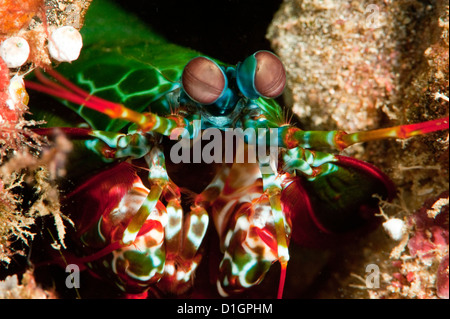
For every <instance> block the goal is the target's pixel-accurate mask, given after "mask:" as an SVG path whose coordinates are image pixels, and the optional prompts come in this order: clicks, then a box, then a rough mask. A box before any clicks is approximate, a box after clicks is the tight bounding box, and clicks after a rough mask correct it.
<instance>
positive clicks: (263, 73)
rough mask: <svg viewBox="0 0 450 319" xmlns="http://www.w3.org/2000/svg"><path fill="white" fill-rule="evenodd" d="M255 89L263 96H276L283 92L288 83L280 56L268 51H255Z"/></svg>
mask: <svg viewBox="0 0 450 319" xmlns="http://www.w3.org/2000/svg"><path fill="white" fill-rule="evenodd" d="M255 57H256V61H257V64H256V73H255V89H256V90H257V91H258V92H259V93H261V95H262V96H265V97H269V98H275V97H277V96H279V95H280V94H281V93H283V90H284V87H285V85H286V72H285V71H284V67H283V63H281V61H280V59H278V57H277V56H276V55H274V54H272V53H270V52H268V51H259V52H256V53H255Z"/></svg>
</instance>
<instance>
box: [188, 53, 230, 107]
mask: <svg viewBox="0 0 450 319" xmlns="http://www.w3.org/2000/svg"><path fill="white" fill-rule="evenodd" d="M181 84H182V85H183V89H184V91H185V92H186V94H187V95H189V97H190V98H191V99H192V100H194V101H196V102H198V103H201V104H212V103H214V102H215V101H217V99H218V98H219V97H220V96H221V95H222V93H223V91H224V90H225V88H226V84H227V80H226V78H225V75H224V73H223V71H222V69H221V68H220V67H219V66H218V65H217V64H216V63H215V62H214V61H212V60H210V59H208V58H205V57H197V58H194V59H192V60H191V61H189V63H188V64H187V65H186V66H185V67H184V70H183V75H182V76H181Z"/></svg>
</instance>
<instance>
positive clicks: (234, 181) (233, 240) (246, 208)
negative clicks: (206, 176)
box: [212, 164, 287, 296]
mask: <svg viewBox="0 0 450 319" xmlns="http://www.w3.org/2000/svg"><path fill="white" fill-rule="evenodd" d="M212 213H213V218H214V223H215V226H216V229H217V232H218V234H219V237H220V243H221V250H222V252H223V253H224V256H223V259H222V261H221V263H220V266H219V267H220V268H219V277H218V280H217V287H218V290H219V293H220V294H221V295H223V296H228V295H230V294H233V293H239V292H241V291H243V290H245V289H247V288H249V287H252V286H254V285H257V284H259V283H260V282H261V280H262V279H263V278H264V276H265V274H266V273H267V271H268V270H269V268H270V266H271V265H272V263H273V262H275V261H276V260H278V259H279V257H278V250H279V249H278V242H277V233H276V227H277V226H276V222H275V219H274V216H273V212H272V207H271V202H270V198H269V196H267V194H265V193H264V190H263V185H262V180H261V174H260V171H259V167H258V166H257V165H256V164H234V165H233V167H232V169H231V172H230V174H229V176H228V177H227V179H226V180H224V183H223V188H222V191H221V193H220V195H219V196H218V198H217V199H216V200H215V201H214V202H213V205H212ZM286 249H287V247H286Z"/></svg>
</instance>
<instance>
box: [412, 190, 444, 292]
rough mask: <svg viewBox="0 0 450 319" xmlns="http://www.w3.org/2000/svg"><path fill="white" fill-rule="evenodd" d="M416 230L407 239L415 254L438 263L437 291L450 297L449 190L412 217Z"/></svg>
mask: <svg viewBox="0 0 450 319" xmlns="http://www.w3.org/2000/svg"><path fill="white" fill-rule="evenodd" d="M409 222H410V225H411V226H413V227H414V233H413V235H412V237H411V238H410V239H409V242H408V249H409V252H410V254H411V256H413V257H417V258H419V259H421V260H422V261H423V262H424V263H429V264H433V263H435V262H438V263H439V266H438V270H437V272H436V295H437V296H438V297H439V298H446V299H448V298H449V267H448V235H449V204H448V192H444V193H442V194H441V195H440V196H439V197H438V199H433V200H431V201H429V202H426V203H425V205H424V206H423V207H422V209H420V210H419V211H418V212H417V213H415V214H414V215H413V216H412V217H411V219H410V220H409Z"/></svg>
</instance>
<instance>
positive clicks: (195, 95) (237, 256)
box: [26, 0, 448, 298]
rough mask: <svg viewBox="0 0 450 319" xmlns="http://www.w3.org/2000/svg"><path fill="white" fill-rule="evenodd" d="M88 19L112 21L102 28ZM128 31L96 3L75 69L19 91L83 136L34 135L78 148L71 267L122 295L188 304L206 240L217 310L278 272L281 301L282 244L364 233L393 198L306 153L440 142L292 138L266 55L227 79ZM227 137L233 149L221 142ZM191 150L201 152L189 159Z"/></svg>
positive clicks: (280, 75) (357, 171)
mask: <svg viewBox="0 0 450 319" xmlns="http://www.w3.org/2000/svg"><path fill="white" fill-rule="evenodd" d="M96 14H101V15H102V16H104V17H105V19H107V20H108V19H109V20H108V21H111V23H109V27H108V28H105V27H100V26H99V23H100V22H99V21H98V20H97V19H96V18H95V15H96ZM130 19H131V18H130V17H129V16H128V15H127V14H125V13H123V12H121V11H120V10H118V9H117V8H116V7H114V6H113V5H111V4H109V3H107V2H105V1H101V0H97V1H95V2H94V3H93V4H92V6H91V8H90V9H89V13H88V14H87V17H86V21H85V26H84V27H83V30H82V32H83V36H84V49H83V50H84V51H83V52H82V53H81V56H80V58H79V59H78V60H77V61H76V62H74V63H72V64H70V65H67V64H66V65H61V66H60V67H59V68H58V72H56V71H55V70H53V69H47V70H45V71H46V73H43V72H42V71H39V70H37V71H36V72H35V75H36V79H37V80H38V81H39V82H40V83H38V82H36V81H27V83H26V86H27V88H29V89H33V90H37V91H40V92H43V93H47V94H50V95H53V96H55V97H57V98H59V99H60V100H63V102H64V104H65V105H66V106H67V107H68V108H70V109H71V110H73V111H74V112H75V113H76V114H78V116H79V118H80V119H81V120H82V121H83V122H84V123H87V124H88V125H84V126H77V125H76V123H69V122H67V121H64V120H63V119H58V121H53V120H52V119H51V118H50V117H49V116H47V117H44V119H46V120H47V121H48V122H49V125H48V127H42V128H39V129H36V130H35V131H36V132H37V133H39V134H42V135H51V134H53V132H54V131H55V129H54V128H53V126H55V124H52V121H53V122H54V123H58V124H56V125H57V126H58V130H59V131H60V132H63V133H64V134H66V135H67V136H68V137H69V138H71V139H72V140H74V141H78V140H81V141H82V142H83V143H78V144H80V145H81V147H80V149H79V151H78V152H77V154H74V156H78V160H77V161H76V160H74V161H73V163H72V164H73V165H72V168H70V167H69V173H70V172H72V175H77V177H78V176H81V173H79V172H80V171H83V170H84V171H85V172H84V175H86V174H89V176H90V177H89V178H85V179H83V181H81V182H80V183H79V186H77V187H76V188H74V189H73V190H72V191H71V192H70V193H68V194H67V195H66V196H65V198H64V201H63V204H64V205H65V207H66V211H67V212H68V214H69V216H70V218H71V219H72V220H73V221H74V223H75V227H76V232H75V235H74V242H76V245H75V246H76V247H75V249H74V256H72V257H71V259H70V260H69V261H70V262H72V263H77V264H79V265H84V266H86V267H87V268H89V269H90V271H91V272H93V273H94V274H95V275H96V276H99V277H101V278H103V279H105V280H108V281H111V282H114V283H116V285H117V286H118V287H119V288H120V289H121V290H123V291H124V292H126V293H128V294H139V293H142V292H146V291H147V290H149V289H156V290H158V291H159V292H160V293H162V294H163V295H164V294H168V295H181V294H185V293H189V291H191V290H192V289H195V288H193V287H194V286H195V277H196V276H197V277H198V276H200V275H203V274H199V273H197V275H196V270H197V269H198V267H199V265H200V264H201V262H202V257H203V256H204V255H205V254H206V253H207V252H208V250H207V247H205V241H207V240H206V239H207V238H209V237H210V236H217V238H218V241H219V244H218V247H214V248H212V242H211V243H210V245H206V246H208V249H215V250H217V251H219V252H220V253H219V255H220V257H219V258H220V259H221V261H220V262H219V263H218V268H217V269H216V270H215V273H214V274H213V276H212V277H213V281H214V282H215V285H216V286H217V290H218V292H219V293H220V294H221V295H222V296H230V295H235V294H238V293H241V292H243V291H245V290H246V289H249V288H251V287H254V286H256V285H258V284H259V283H260V282H261V281H262V280H263V279H264V276H265V274H266V273H267V272H268V270H269V269H270V267H271V265H272V264H273V263H275V262H279V263H280V265H281V271H280V280H279V287H278V293H277V296H278V297H279V298H281V297H282V295H283V287H284V282H285V277H286V269H287V267H288V262H289V259H290V255H289V245H290V243H291V242H292V241H293V242H295V243H297V244H300V245H301V244H304V243H306V242H308V241H311V240H313V241H315V240H317V241H321V240H323V239H325V238H332V240H334V239H335V238H338V237H339V236H344V237H345V236H349V234H354V233H355V232H361V230H364V231H366V230H368V229H370V228H373V225H374V221H376V220H377V217H376V216H374V212H375V211H376V208H377V200H376V199H375V198H374V197H373V195H374V194H378V195H379V196H381V197H383V198H385V199H390V198H392V197H393V195H394V193H395V190H394V186H393V184H392V183H391V181H390V180H389V178H388V177H387V176H386V175H385V174H384V173H382V172H381V171H380V170H379V169H378V168H376V167H374V166H373V165H371V164H368V163H365V162H362V161H359V160H356V159H353V158H349V157H345V156H340V155H334V154H332V153H327V152H323V151H317V150H318V149H320V150H323V149H324V148H328V149H334V150H337V151H340V150H343V149H344V148H346V147H348V146H350V145H353V144H355V143H360V142H366V141H371V140H376V139H384V138H408V137H411V136H414V135H417V134H425V133H428V132H433V131H437V130H443V129H448V118H444V119H438V120H434V121H430V122H425V123H418V124H412V125H404V126H399V127H393V128H387V129H380V130H375V131H368V132H357V133H351V134H347V133H345V132H343V131H303V130H301V129H299V128H297V127H295V126H293V125H291V124H289V123H288V122H286V121H285V115H284V111H283V109H282V108H281V107H280V106H279V105H278V104H277V102H276V101H275V100H274V98H276V97H278V96H279V95H281V94H282V92H283V89H284V87H285V85H286V75H285V69H284V66H283V64H282V62H281V61H280V60H279V59H278V57H277V56H276V55H275V54H273V53H271V52H268V51H258V52H256V53H255V54H253V55H251V56H249V57H247V58H246V59H244V60H243V61H242V62H240V63H238V64H237V65H235V66H232V65H227V64H223V63H221V62H219V61H216V60H214V59H211V58H209V57H206V56H203V55H201V54H199V53H198V52H195V51H192V50H190V49H187V48H182V47H178V46H176V45H173V44H171V43H168V42H167V41H166V40H165V39H163V38H161V37H160V36H158V35H156V34H155V33H153V32H152V31H151V30H149V29H148V28H147V27H146V26H144V25H143V24H141V23H140V22H139V21H135V20H132V21H133V23H128V21H130ZM102 23H105V22H104V21H103V22H102ZM106 24H108V23H106ZM116 26H119V27H116ZM109 29H111V30H109ZM61 73H62V74H65V75H66V76H67V77H68V78H66V77H65V76H63V75H61ZM73 82H76V83H77V84H78V85H79V86H78V85H75V84H74V83H73ZM80 87H83V89H82V88H80ZM60 123H64V125H61V124H60ZM231 133H233V134H234V135H233V136H234V137H237V139H236V140H231V142H230V140H227V136H228V134H231ZM199 140H202V141H205V140H208V141H209V143H208V144H207V145H204V146H203V147H200V148H197V149H196V147H197V146H196V142H198V141H199ZM224 140H225V152H223V147H222V146H223V141H224ZM227 141H228V144H227ZM227 145H229V146H230V145H231V146H230V148H228V149H227V147H226V146H227ZM185 150H187V152H188V153H186V154H187V155H186V154H185V155H186V156H184V155H183V156H181V157H180V156H179V152H184V151H185ZM267 151H269V155H267ZM230 152H231V155H230ZM256 154H257V155H256ZM88 158H89V160H87V159H88ZM180 158H181V160H180ZM192 158H193V159H192ZM180 161H181V162H182V163H180ZM77 162H78V163H81V164H78V166H77V164H76V163H77ZM192 162H194V163H197V164H200V165H204V166H202V172H201V173H198V175H197V176H195V174H196V173H193V172H192V171H191V172H189V171H190V169H189V167H190V166H189V165H190V164H189V163H192ZM205 162H206V163H208V165H206V164H205ZM177 163H178V164H179V166H177V165H176V164H177ZM202 163H203V164H202ZM211 163H212V165H210V164H211ZM95 165H96V166H95ZM92 166H95V168H96V172H97V173H95V174H92V173H91V172H93V171H95V170H93V169H92ZM182 166H184V167H185V171H184V173H181V172H180V171H181V168H180V167H182ZM186 167H188V169H187V172H186ZM189 174H191V175H189ZM202 174H203V175H202ZM192 175H193V176H194V177H192ZM187 176H191V177H190V178H188V177H187ZM205 176H206V177H205ZM176 181H177V182H176ZM178 184H182V185H178ZM194 190H195V194H194ZM185 194H188V195H189V196H186V195H185ZM187 197H190V198H187ZM314 236H316V237H314ZM210 255H211V257H210V259H212V258H213V257H212V256H213V255H214V254H210ZM216 255H217V254H216Z"/></svg>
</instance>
